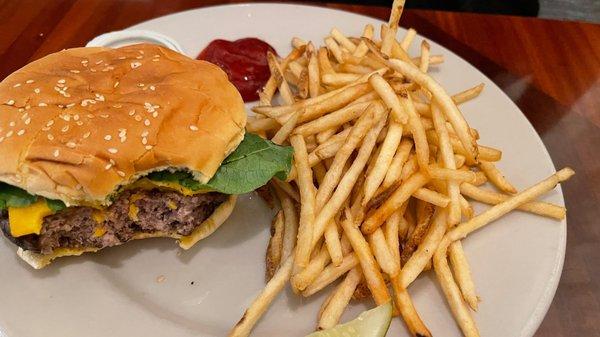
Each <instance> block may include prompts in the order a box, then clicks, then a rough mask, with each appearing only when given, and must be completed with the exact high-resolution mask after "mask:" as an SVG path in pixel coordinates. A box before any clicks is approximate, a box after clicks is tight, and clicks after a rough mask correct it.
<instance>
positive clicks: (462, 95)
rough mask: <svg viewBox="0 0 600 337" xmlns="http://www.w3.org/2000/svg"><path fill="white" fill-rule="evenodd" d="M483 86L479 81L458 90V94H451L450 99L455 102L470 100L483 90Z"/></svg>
mask: <svg viewBox="0 0 600 337" xmlns="http://www.w3.org/2000/svg"><path fill="white" fill-rule="evenodd" d="M483 87H484V84H483V83H480V84H478V85H476V86H474V87H472V88H469V89H467V90H465V91H462V92H459V93H458V94H455V95H452V100H453V101H454V103H456V104H461V103H464V102H467V101H470V100H472V99H473V98H475V97H477V96H479V94H481V92H482V91H483Z"/></svg>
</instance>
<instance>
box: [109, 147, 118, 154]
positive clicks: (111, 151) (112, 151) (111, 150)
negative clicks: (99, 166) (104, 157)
mask: <svg viewBox="0 0 600 337" xmlns="http://www.w3.org/2000/svg"><path fill="white" fill-rule="evenodd" d="M108 152H110V153H112V154H115V153H117V152H119V150H117V149H115V148H114V147H111V148H109V149H108Z"/></svg>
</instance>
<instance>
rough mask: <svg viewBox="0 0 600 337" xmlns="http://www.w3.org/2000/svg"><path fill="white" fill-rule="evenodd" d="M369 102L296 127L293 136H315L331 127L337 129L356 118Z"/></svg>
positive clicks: (356, 104)
mask: <svg viewBox="0 0 600 337" xmlns="http://www.w3.org/2000/svg"><path fill="white" fill-rule="evenodd" d="M370 104H371V102H366V103H354V104H351V105H348V106H346V107H343V108H341V109H339V110H337V111H334V112H331V113H329V114H327V115H325V116H323V117H320V118H317V119H315V120H312V121H310V122H308V123H305V124H303V125H300V126H298V127H297V128H296V129H295V130H294V134H301V135H303V136H308V135H312V134H316V133H318V132H321V131H325V130H328V129H331V128H333V127H339V126H340V125H342V124H344V123H346V122H349V121H351V120H354V119H356V118H358V117H359V116H360V115H362V114H363V112H364V111H365V110H366V109H367V107H368V106H369V105H370Z"/></svg>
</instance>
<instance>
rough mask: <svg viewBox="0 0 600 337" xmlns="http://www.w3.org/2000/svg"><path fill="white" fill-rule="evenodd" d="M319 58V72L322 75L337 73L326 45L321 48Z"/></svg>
mask: <svg viewBox="0 0 600 337" xmlns="http://www.w3.org/2000/svg"><path fill="white" fill-rule="evenodd" d="M317 58H318V61H319V73H320V74H321V75H324V74H335V70H333V66H332V65H331V62H330V61H329V52H328V51H327V48H326V47H321V48H319V52H318V55H317Z"/></svg>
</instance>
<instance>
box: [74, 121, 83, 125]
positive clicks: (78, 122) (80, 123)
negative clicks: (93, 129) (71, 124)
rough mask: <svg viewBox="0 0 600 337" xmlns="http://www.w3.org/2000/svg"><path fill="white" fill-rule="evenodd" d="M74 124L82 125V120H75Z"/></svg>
mask: <svg viewBox="0 0 600 337" xmlns="http://www.w3.org/2000/svg"><path fill="white" fill-rule="evenodd" d="M75 124H77V125H79V126H82V125H83V122H82V121H77V122H75Z"/></svg>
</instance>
